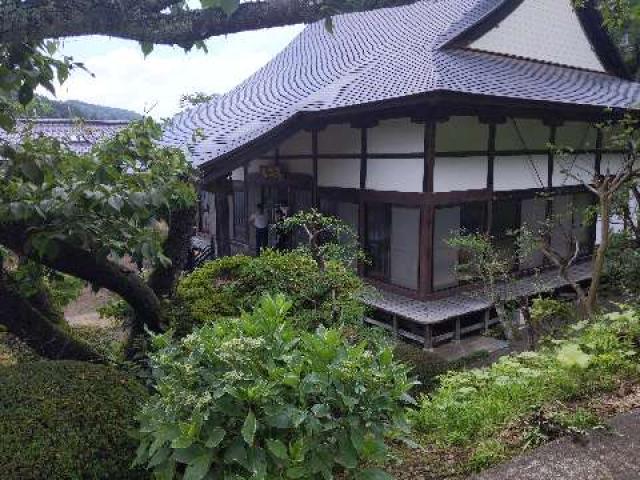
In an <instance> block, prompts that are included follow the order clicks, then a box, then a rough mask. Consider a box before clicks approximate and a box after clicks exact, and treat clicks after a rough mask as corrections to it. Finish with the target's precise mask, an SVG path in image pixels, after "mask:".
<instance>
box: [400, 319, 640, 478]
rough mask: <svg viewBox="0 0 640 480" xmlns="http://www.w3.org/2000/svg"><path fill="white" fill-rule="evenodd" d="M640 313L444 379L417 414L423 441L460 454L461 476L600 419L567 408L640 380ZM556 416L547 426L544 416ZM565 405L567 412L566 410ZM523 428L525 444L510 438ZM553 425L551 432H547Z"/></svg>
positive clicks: (587, 325) (573, 330)
mask: <svg viewBox="0 0 640 480" xmlns="http://www.w3.org/2000/svg"><path fill="white" fill-rule="evenodd" d="M639 354H640V314H639V313H638V311H637V310H635V309H631V308H626V309H624V310H623V311H621V312H614V313H609V314H606V315H602V316H600V317H599V318H597V319H596V320H594V321H592V322H581V323H579V324H577V325H575V326H573V327H570V334H569V335H568V336H566V337H565V338H563V339H559V340H555V341H551V342H550V345H548V346H545V347H543V348H542V349H541V350H540V351H539V352H525V353H521V354H517V355H510V356H506V357H503V358H501V359H500V360H499V361H498V362H496V363H495V364H494V365H492V366H491V367H488V368H485V369H477V370H470V371H464V372H453V373H449V374H445V375H444V376H443V377H442V378H441V384H440V386H439V387H438V389H436V390H435V391H434V392H433V393H431V394H429V395H426V396H424V397H423V398H422V399H421V402H420V408H419V409H418V410H417V411H416V412H415V414H414V416H413V419H414V427H415V429H416V430H417V431H418V432H419V438H420V441H421V443H424V444H432V445H436V446H437V447H439V448H442V449H448V450H449V451H451V449H453V450H456V449H457V450H459V451H460V452H461V453H460V456H461V458H464V461H462V462H461V463H462V464H464V465H460V468H461V470H463V471H464V470H469V469H471V470H474V469H481V468H485V467H487V466H489V465H491V464H493V463H496V462H498V461H501V460H504V459H505V458H506V457H507V456H509V455H513V454H514V452H516V451H522V449H523V448H527V447H529V446H536V445H538V444H539V443H541V442H542V441H544V440H545V439H546V438H549V436H550V434H549V432H548V431H546V430H545V428H546V427H547V426H548V425H546V424H545V422H547V423H549V422H552V423H553V424H554V425H556V427H557V428H559V429H560V430H562V429H563V428H564V429H565V430H566V429H571V428H577V429H580V428H581V427H583V426H586V425H589V424H590V423H592V421H591V420H590V419H589V418H588V415H586V414H579V413H578V414H576V412H573V413H571V414H568V413H567V412H563V408H562V405H563V404H564V403H567V402H574V401H576V400H579V399H582V398H588V397H589V396H592V395H596V394H597V393H598V392H603V391H608V390H611V389H613V388H615V387H617V386H619V385H621V384H624V383H625V382H628V381H638V379H640V368H639V365H638V355H639ZM554 405H555V407H554V408H552V410H556V411H555V413H554V414H553V415H551V417H553V418H551V419H549V418H547V417H549V415H546V416H545V415H543V417H544V418H546V420H544V421H541V419H540V418H541V417H540V415H542V413H541V412H545V411H547V410H549V409H550V408H551V407H552V406H554ZM558 405H560V407H558ZM514 424H519V425H520V426H519V427H518V430H519V431H518V432H517V434H516V437H517V441H515V442H513V441H512V439H511V440H510V441H507V438H506V437H505V432H508V431H509V429H510V428H513V425H514ZM545 425H546V426H545Z"/></svg>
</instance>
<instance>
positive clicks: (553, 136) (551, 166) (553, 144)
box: [547, 125, 558, 188]
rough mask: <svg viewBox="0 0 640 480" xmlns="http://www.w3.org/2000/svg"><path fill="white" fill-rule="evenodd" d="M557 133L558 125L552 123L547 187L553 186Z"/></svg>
mask: <svg viewBox="0 0 640 480" xmlns="http://www.w3.org/2000/svg"><path fill="white" fill-rule="evenodd" d="M557 133H558V129H557V127H556V126H555V125H552V126H551V127H550V128H549V143H550V144H551V147H550V148H549V152H548V153H547V188H553V170H554V157H555V148H556V137H557Z"/></svg>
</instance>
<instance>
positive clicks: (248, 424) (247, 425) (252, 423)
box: [241, 410, 258, 445]
mask: <svg viewBox="0 0 640 480" xmlns="http://www.w3.org/2000/svg"><path fill="white" fill-rule="evenodd" d="M257 428H258V424H257V422H256V416H255V415H254V414H253V412H252V411H251V410H249V413H248V414H247V418H245V419H244V425H242V430H241V432H242V438H244V441H245V442H247V444H249V445H253V438H254V436H255V434H256V429H257Z"/></svg>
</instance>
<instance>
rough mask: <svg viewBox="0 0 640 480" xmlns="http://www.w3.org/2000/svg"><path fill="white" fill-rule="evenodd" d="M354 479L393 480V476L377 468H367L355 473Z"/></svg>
mask: <svg viewBox="0 0 640 480" xmlns="http://www.w3.org/2000/svg"><path fill="white" fill-rule="evenodd" d="M356 480H393V477H392V476H391V475H389V474H388V473H386V472H383V471H382V470H380V469H378V468H367V469H365V470H361V471H360V472H358V473H357V474H356Z"/></svg>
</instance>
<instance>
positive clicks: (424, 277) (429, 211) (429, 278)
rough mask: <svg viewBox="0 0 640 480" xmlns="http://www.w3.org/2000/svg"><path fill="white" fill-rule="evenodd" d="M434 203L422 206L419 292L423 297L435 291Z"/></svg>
mask: <svg viewBox="0 0 640 480" xmlns="http://www.w3.org/2000/svg"><path fill="white" fill-rule="evenodd" d="M434 215H435V209H434V207H433V205H422V207H420V250H419V252H420V253H419V256H420V258H419V262H420V263H419V265H418V272H419V276H420V277H419V282H418V283H419V288H418V290H419V294H420V296H421V297H423V298H424V297H425V296H427V294H429V293H431V292H432V291H433V222H434Z"/></svg>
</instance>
